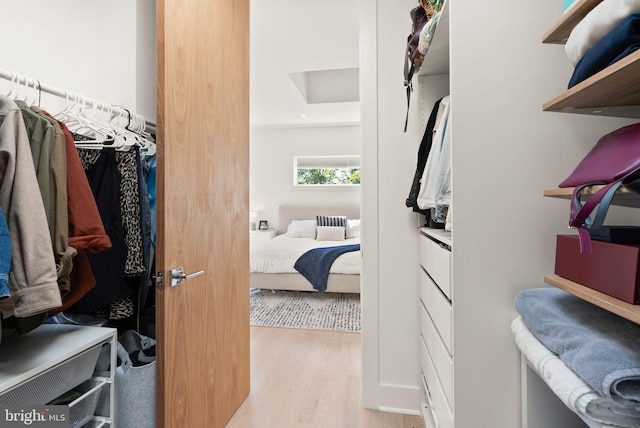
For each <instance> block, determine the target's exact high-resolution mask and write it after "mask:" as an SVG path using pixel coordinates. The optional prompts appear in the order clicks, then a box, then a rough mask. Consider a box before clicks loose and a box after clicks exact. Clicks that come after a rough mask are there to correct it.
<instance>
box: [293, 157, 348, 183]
mask: <svg viewBox="0 0 640 428" xmlns="http://www.w3.org/2000/svg"><path fill="white" fill-rule="evenodd" d="M293 173H294V175H293V184H294V185H295V186H358V185H360V156H296V157H294V158H293Z"/></svg>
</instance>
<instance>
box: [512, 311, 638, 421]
mask: <svg viewBox="0 0 640 428" xmlns="http://www.w3.org/2000/svg"><path fill="white" fill-rule="evenodd" d="M511 331H512V332H513V335H514V338H515V341H516V345H517V346H518V348H519V349H520V352H522V355H524V357H525V358H526V359H527V362H528V363H529V365H530V366H531V367H532V368H533V370H534V371H535V372H537V373H538V375H539V376H540V377H541V378H542V380H544V381H545V383H546V384H547V385H548V386H549V388H551V390H552V391H553V392H554V393H555V394H556V395H557V396H558V398H560V400H562V402H563V403H564V404H565V405H566V406H567V407H568V408H569V409H571V410H572V411H573V412H574V413H576V414H578V415H580V416H582V417H584V418H588V419H591V420H594V421H596V422H600V423H604V424H607V425H608V426H617V427H630V428H632V427H638V426H640V414H639V413H638V412H637V411H636V406H635V403H625V404H621V403H618V402H616V401H614V400H612V399H611V398H607V397H603V396H602V395H600V394H598V393H597V392H596V391H594V390H593V388H591V387H590V386H589V385H587V384H586V383H585V381H584V380H582V379H581V378H580V377H579V376H578V375H577V374H576V373H575V372H574V371H573V370H571V369H570V368H569V367H567V366H566V365H565V364H564V363H563V362H562V360H560V358H559V357H558V356H557V355H556V354H554V353H553V352H551V351H550V350H549V349H547V348H545V346H544V345H543V344H542V343H540V341H539V340H538V339H536V337H535V336H534V335H533V333H531V332H530V331H529V329H527V327H526V325H525V324H524V322H523V321H522V318H521V317H518V318H516V319H515V320H513V322H512V323H511Z"/></svg>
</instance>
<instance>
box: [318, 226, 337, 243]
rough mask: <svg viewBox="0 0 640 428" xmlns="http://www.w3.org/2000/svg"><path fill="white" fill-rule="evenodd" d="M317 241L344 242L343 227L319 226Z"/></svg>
mask: <svg viewBox="0 0 640 428" xmlns="http://www.w3.org/2000/svg"><path fill="white" fill-rule="evenodd" d="M316 240H317V241H344V227H343V226H318V236H317V237H316Z"/></svg>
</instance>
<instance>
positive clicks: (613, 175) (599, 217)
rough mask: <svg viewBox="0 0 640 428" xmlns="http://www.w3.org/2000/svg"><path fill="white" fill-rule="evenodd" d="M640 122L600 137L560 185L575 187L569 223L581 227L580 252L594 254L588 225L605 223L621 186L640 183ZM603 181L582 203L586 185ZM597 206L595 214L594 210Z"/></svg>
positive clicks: (634, 189) (595, 226) (632, 187)
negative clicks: (612, 201)
mask: <svg viewBox="0 0 640 428" xmlns="http://www.w3.org/2000/svg"><path fill="white" fill-rule="evenodd" d="M639 178H640V123H636V124H633V125H629V126H625V127H623V128H620V129H617V130H615V131H613V132H610V133H609V134H607V135H605V136H603V137H602V138H600V139H599V140H598V142H597V144H596V145H595V147H594V148H593V149H591V151H590V152H589V153H588V154H587V155H586V156H585V157H584V159H582V161H580V163H579V164H578V166H577V167H576V168H575V169H574V170H573V172H572V173H571V175H569V177H567V178H566V179H565V180H564V181H563V182H562V183H560V187H575V189H574V190H573V195H572V197H571V216H570V219H569V226H570V227H572V228H576V229H577V230H578V235H579V237H580V252H581V253H584V254H591V253H592V251H591V239H590V236H589V232H588V229H598V228H600V227H602V224H603V222H604V218H605V217H606V215H607V210H608V209H609V205H610V204H611V199H613V195H614V193H615V192H616V190H617V189H618V188H619V187H620V186H621V185H623V186H625V187H627V188H628V189H629V190H631V191H632V192H634V193H639V192H638V184H639V183H640V179H639ZM593 185H604V186H603V187H602V188H601V189H600V190H598V191H597V192H596V193H594V194H593V195H592V196H591V197H589V198H588V199H587V201H586V202H585V203H584V204H582V202H581V196H582V192H583V191H584V190H585V188H587V187H589V186H593ZM596 206H598V209H597V210H596V214H595V217H594V218H593V219H592V218H591V217H590V215H591V213H592V212H593V211H594V209H595V208H596Z"/></svg>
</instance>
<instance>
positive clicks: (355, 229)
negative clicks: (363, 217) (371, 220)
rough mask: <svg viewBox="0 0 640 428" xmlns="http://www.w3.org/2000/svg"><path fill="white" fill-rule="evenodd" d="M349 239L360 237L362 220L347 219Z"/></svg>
mask: <svg viewBox="0 0 640 428" xmlns="http://www.w3.org/2000/svg"><path fill="white" fill-rule="evenodd" d="M346 231H347V239H351V238H359V237H360V219H359V218H358V219H351V218H350V219H347V227H346Z"/></svg>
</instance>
